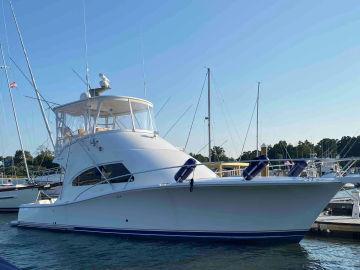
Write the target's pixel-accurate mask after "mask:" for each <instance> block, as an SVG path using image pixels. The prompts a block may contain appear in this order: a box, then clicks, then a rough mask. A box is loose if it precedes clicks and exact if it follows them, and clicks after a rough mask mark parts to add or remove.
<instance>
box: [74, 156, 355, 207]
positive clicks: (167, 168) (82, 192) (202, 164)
mask: <svg viewBox="0 0 360 270" xmlns="http://www.w3.org/2000/svg"><path fill="white" fill-rule="evenodd" d="M312 159H313V158H309V159H307V158H302V159H292V161H296V160H312ZM287 160H289V159H272V160H270V161H287ZM313 160H321V159H313ZM334 160H336V161H346V160H360V158H351V159H350V158H343V159H334ZM249 161H258V160H246V161H243V162H249ZM326 161H328V159H327V160H326ZM332 162H333V161H332ZM211 163H213V164H214V163H216V162H211ZM183 166H187V167H190V166H195V167H197V166H207V164H204V163H197V164H194V165H179V166H169V167H162V168H157V169H151V170H145V171H139V172H135V173H129V174H124V175H121V176H116V177H112V178H107V179H105V180H103V181H100V182H98V183H96V184H95V185H92V186H90V187H88V188H87V189H85V190H83V191H81V192H80V193H79V194H78V195H77V196H76V197H75V198H74V201H76V200H77V199H78V198H79V197H80V196H81V195H82V194H84V193H85V192H87V191H88V190H90V189H92V188H93V187H95V186H98V185H100V184H103V183H105V182H108V183H109V184H110V183H111V182H112V180H115V179H118V178H120V177H124V176H130V177H129V180H130V179H131V176H134V175H139V174H145V173H149V172H156V171H163V170H170V169H176V168H181V167H183ZM129 180H128V181H127V183H129V182H131V181H129Z"/></svg>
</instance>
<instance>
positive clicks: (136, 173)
mask: <svg viewBox="0 0 360 270" xmlns="http://www.w3.org/2000/svg"><path fill="white" fill-rule="evenodd" d="M184 166H185V167H194V166H195V167H197V166H206V164H203V163H198V164H194V165H180V166H169V167H162V168H157V169H152V170H145V171H139V172H135V173H127V174H123V175H120V176H116V177H112V178H107V179H105V180H103V181H100V182H98V183H96V184H95V185H92V186H90V187H88V188H87V189H84V190H83V191H81V192H80V193H79V194H78V195H77V196H76V197H75V198H74V201H76V200H77V199H78V198H79V197H80V196H81V195H82V194H84V193H85V192H86V191H88V190H90V189H92V188H93V187H95V186H98V185H101V184H103V183H106V182H108V183H111V182H112V181H113V180H115V179H118V178H120V177H124V176H129V180H128V181H127V182H126V183H127V184H128V183H129V182H132V181H134V180H132V179H133V176H134V175H138V174H145V173H149V172H156V171H163V170H170V169H176V168H182V167H184ZM130 180H132V181H130ZM124 183H125V182H124Z"/></svg>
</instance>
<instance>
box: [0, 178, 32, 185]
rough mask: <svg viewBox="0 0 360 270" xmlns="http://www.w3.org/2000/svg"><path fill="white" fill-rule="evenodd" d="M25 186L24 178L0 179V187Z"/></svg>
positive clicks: (25, 180)
mask: <svg viewBox="0 0 360 270" xmlns="http://www.w3.org/2000/svg"><path fill="white" fill-rule="evenodd" d="M25 184H27V179H26V178H2V179H0V185H1V186H5V185H25Z"/></svg>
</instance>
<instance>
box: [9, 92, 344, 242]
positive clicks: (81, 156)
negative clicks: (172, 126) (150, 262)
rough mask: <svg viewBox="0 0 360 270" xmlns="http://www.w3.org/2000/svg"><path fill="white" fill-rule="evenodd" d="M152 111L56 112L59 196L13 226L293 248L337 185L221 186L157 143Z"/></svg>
mask: <svg viewBox="0 0 360 270" xmlns="http://www.w3.org/2000/svg"><path fill="white" fill-rule="evenodd" d="M152 110H153V105H152V103H151V102H149V101H146V100H143V99H138V98H133V97H118V96H94V97H85V96H82V99H80V100H79V101H75V102H72V103H68V104H65V105H62V106H59V107H56V108H55V110H54V112H55V114H56V118H57V123H56V134H57V137H56V151H55V156H56V157H55V160H54V161H55V162H56V163H58V164H59V165H60V166H61V167H62V168H63V169H64V172H65V174H64V180H63V187H62V191H61V194H60V196H59V197H58V198H57V199H56V200H55V199H52V200H37V201H36V202H35V203H29V204H24V205H22V206H21V207H20V210H19V214H18V220H17V221H15V222H13V225H17V226H19V227H31V228H44V229H57V230H69V231H78V232H96V233H112V234H119V235H127V236H130V235H131V236H148V237H149V236H150V237H174V238H201V239H203V238H205V239H227V240H259V239H260V240H263V239H270V240H272V241H274V240H287V241H293V242H298V241H300V240H301V239H302V238H303V236H304V234H305V233H306V232H307V231H308V229H309V228H310V226H311V225H312V223H313V222H314V220H315V219H316V218H317V216H318V215H319V213H320V212H321V211H322V210H323V209H324V207H325V206H326V205H327V203H328V202H329V201H330V199H331V198H332V197H333V196H334V195H335V193H336V192H337V191H338V190H339V188H340V187H341V186H342V183H341V181H339V180H337V179H335V178H321V179H320V178H314V179H306V178H300V177H267V178H261V177H255V178H254V179H252V180H251V181H247V180H245V179H244V178H243V177H228V178H218V177H217V176H216V175H215V173H214V172H212V171H211V170H210V169H208V168H207V167H205V166H203V165H202V164H200V163H199V162H196V164H193V163H192V162H194V160H193V159H192V158H191V157H190V156H189V155H188V154H186V153H185V152H183V151H181V150H179V149H178V148H176V147H174V146H173V145H171V144H170V143H169V142H167V141H165V140H164V139H163V138H161V136H159V134H158V133H157V131H156V127H155V121H154V117H153V116H152ZM189 161H190V162H189ZM185 163H186V164H190V165H188V166H183V165H184V164H185ZM179 170H181V171H180V173H179ZM175 176H176V177H175ZM175 178H176V179H175Z"/></svg>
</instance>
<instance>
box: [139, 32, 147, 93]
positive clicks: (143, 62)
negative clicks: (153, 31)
mask: <svg viewBox="0 0 360 270" xmlns="http://www.w3.org/2000/svg"><path fill="white" fill-rule="evenodd" d="M140 43H141V44H140V45H141V57H142V72H143V81H144V97H145V98H146V94H147V89H146V76H145V57H144V41H143V36H142V29H141V28H140Z"/></svg>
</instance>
